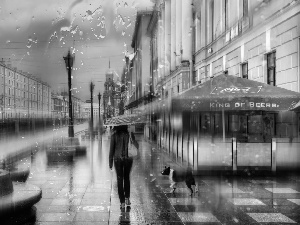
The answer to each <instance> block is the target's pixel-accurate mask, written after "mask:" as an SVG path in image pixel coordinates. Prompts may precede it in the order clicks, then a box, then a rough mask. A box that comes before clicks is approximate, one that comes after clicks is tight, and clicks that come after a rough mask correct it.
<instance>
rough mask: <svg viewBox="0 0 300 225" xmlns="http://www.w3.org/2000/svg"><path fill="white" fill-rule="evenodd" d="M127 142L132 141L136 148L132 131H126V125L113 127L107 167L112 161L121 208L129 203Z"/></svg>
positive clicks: (130, 159) (131, 159)
mask: <svg viewBox="0 0 300 225" xmlns="http://www.w3.org/2000/svg"><path fill="white" fill-rule="evenodd" d="M129 142H132V144H134V145H135V146H137V148H138V143H137V142H136V140H135V137H134V135H133V133H129V132H128V127H127V125H121V126H116V127H114V132H113V133H112V136H111V140H110V151H109V168H110V169H112V166H113V163H114V164H115V169H116V174H117V183H118V194H119V198H120V203H121V206H120V207H121V208H125V204H126V205H130V204H131V203H130V171H131V168H132V162H133V158H132V157H130V156H128V144H129Z"/></svg>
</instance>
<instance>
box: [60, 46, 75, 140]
mask: <svg viewBox="0 0 300 225" xmlns="http://www.w3.org/2000/svg"><path fill="white" fill-rule="evenodd" d="M63 58H64V60H65V63H66V68H67V71H68V88H69V130H68V133H69V137H74V122H73V113H72V108H73V107H72V93H71V91H72V90H71V89H72V83H71V73H72V68H73V63H74V60H75V56H73V55H71V53H70V50H69V51H68V55H67V56H66V57H63Z"/></svg>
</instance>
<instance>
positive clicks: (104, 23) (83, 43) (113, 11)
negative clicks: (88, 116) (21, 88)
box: [0, 0, 153, 100]
mask: <svg viewBox="0 0 300 225" xmlns="http://www.w3.org/2000/svg"><path fill="white" fill-rule="evenodd" d="M152 7H153V1H151V0H126V1H124V0H47V1H46V0H43V1H41V0H26V1H20V0H1V1H0V48H1V51H0V58H3V59H4V61H5V62H6V63H7V62H9V60H10V62H11V64H12V66H13V67H17V68H18V70H22V71H26V72H29V73H31V74H32V75H34V76H36V77H38V78H40V79H41V80H42V81H44V82H47V83H48V84H49V85H50V86H51V87H52V90H53V91H54V92H60V91H67V90H68V89H67V71H66V67H65V63H64V60H63V57H64V56H66V55H67V53H68V50H69V49H70V50H71V52H72V53H73V54H75V63H74V68H73V71H72V76H73V80H72V88H73V93H74V94H75V95H76V96H78V97H80V98H81V99H82V100H86V99H89V96H90V94H89V83H90V82H91V81H93V82H94V83H95V89H94V90H95V91H94V95H97V94H98V93H99V92H101V93H102V92H103V89H104V87H103V85H104V82H105V73H106V72H107V70H108V66H109V61H110V66H111V69H113V70H115V79H118V76H121V72H122V68H123V66H124V57H125V54H127V53H129V54H131V53H133V49H132V48H131V41H132V35H133V31H134V25H135V18H136V13H137V11H138V10H151V9H152Z"/></svg>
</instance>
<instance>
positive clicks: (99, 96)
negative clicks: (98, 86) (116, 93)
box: [98, 92, 101, 125]
mask: <svg viewBox="0 0 300 225" xmlns="http://www.w3.org/2000/svg"><path fill="white" fill-rule="evenodd" d="M98 99H99V125H100V101H101V94H100V92H99V94H98Z"/></svg>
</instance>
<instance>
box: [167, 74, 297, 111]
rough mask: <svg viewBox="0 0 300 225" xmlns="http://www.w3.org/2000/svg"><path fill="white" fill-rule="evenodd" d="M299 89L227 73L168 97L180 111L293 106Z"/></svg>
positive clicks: (174, 107) (265, 108)
mask: <svg viewBox="0 0 300 225" xmlns="http://www.w3.org/2000/svg"><path fill="white" fill-rule="evenodd" d="M299 100H300V93H298V92H294V91H290V90H287V89H284V88H280V87H276V86H271V85H268V84H265V83H261V82H257V81H253V80H248V79H244V78H240V77H236V76H231V75H219V76H217V77H214V78H211V80H209V81H207V82H205V83H203V84H200V85H197V86H195V87H193V88H192V89H189V90H187V91H186V92H184V93H182V94H181V95H179V96H175V97H174V98H173V99H172V102H171V105H172V106H171V107H172V110H181V111H223V110H225V111H238V110H260V111H282V110H293V109H294V107H295V105H296V104H297V103H298V102H299Z"/></svg>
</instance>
